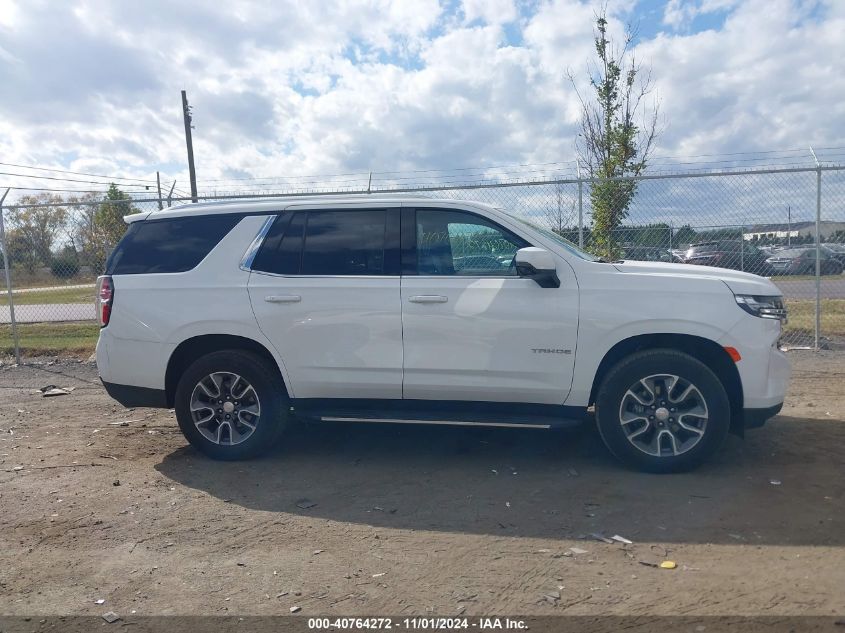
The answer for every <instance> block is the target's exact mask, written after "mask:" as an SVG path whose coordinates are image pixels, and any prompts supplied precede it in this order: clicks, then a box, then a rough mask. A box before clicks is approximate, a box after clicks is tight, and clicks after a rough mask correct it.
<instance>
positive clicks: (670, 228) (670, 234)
mask: <svg viewBox="0 0 845 633" xmlns="http://www.w3.org/2000/svg"><path fill="white" fill-rule="evenodd" d="M672 232H673V231H672V224H671V223H670V224H669V256H670V257H672Z"/></svg>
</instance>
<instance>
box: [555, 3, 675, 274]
mask: <svg viewBox="0 0 845 633" xmlns="http://www.w3.org/2000/svg"><path fill="white" fill-rule="evenodd" d="M593 33H594V40H595V47H596V55H597V59H596V62H595V64H594V65H592V66H590V67H589V68H588V71H587V72H588V76H589V83H590V88H591V95H590V96H585V95H582V93H581V92H580V91H579V89H578V86H577V83H576V81H575V77H574V75H573V74H572V73H569V80H570V83H571V84H572V86H573V88H574V89H575V93H576V94H577V96H578V99H579V101H580V103H581V124H580V132H579V134H578V137H577V139H576V143H575V146H576V152H577V154H578V160H579V162H580V164H581V165H582V167H584V168H586V170H587V173H588V175H589V176H590V178H596V179H598V180H597V181H595V182H593V183H592V186H591V187H590V202H591V205H592V224H593V226H592V228H593V231H592V243H591V244H590V247H591V249H592V250H593V251H594V252H595V253H596V254H598V255H600V256H602V257H606V258H608V259H615V258H617V257H619V255H620V253H621V249H620V248H619V245H618V243H617V240H616V237H615V235H614V232H615V231H616V229H618V228H619V226H620V225H621V224H622V221H623V220H624V219H625V218H626V217H627V215H628V208H629V207H630V205H631V201H632V200H633V198H634V195H635V194H636V190H637V182H636V180H633V179H631V178H630V177H631V176H637V175H639V174H641V173H642V172H643V170H645V168H646V163H647V161H648V157H649V154H650V152H651V150H652V148H653V145H654V141H655V139H656V137H657V134H658V129H657V117H658V111H659V105H658V103H657V101H656V100H655V101H654V102H653V103H652V104H651V106H650V107H649V106H647V105H646V103H645V100H646V98H647V97H648V95H649V94H650V93H651V92H652V90H653V85H652V81H651V73H650V71H648V70H643V67H642V65H641V64H640V63H639V62H638V61H637V60H636V58H635V56H634V53H633V50H632V44H633V41H634V39H635V37H636V32H635V31H634V30H632V29H631V28H630V27H629V28H628V29H627V30H626V31H625V36H624V41H623V43H622V45H621V46H617V45H616V44H614V42H613V41H612V40H611V39H610V36H609V35H608V20H607V11H606V8H602V9H601V11H600V12H599V13H598V14H597V15H596V24H595V28H594V31H593Z"/></svg>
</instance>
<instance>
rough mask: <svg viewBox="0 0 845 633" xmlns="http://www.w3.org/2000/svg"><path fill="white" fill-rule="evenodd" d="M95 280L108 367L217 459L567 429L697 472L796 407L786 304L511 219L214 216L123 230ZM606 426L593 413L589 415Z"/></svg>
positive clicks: (466, 208)
mask: <svg viewBox="0 0 845 633" xmlns="http://www.w3.org/2000/svg"><path fill="white" fill-rule="evenodd" d="M126 221H127V222H129V229H128V231H127V232H126V235H125V236H124V237H123V239H122V240H121V241H120V243H119V244H118V245H117V247H116V248H115V250H114V251H113V252H112V254H111V255H110V256H109V259H108V262H107V264H106V274H105V275H103V276H101V277H100V278H99V279H98V302H97V307H98V315H99V320H100V325H101V330H100V337H99V341H98V342H97V366H98V368H99V373H100V377H101V379H102V381H103V383H104V385H105V387H106V389H107V391H108V393H109V394H110V395H111V396H112V397H113V398H115V399H116V400H117V401H118V402H120V403H121V404H123V405H125V406H128V407H135V406H152V407H162V408H174V409H175V414H176V420H177V421H178V423H179V427H180V428H181V430H182V432H183V433H184V435H185V437H186V438H187V440H188V441H189V442H190V443H191V444H192V445H193V446H194V447H195V448H196V449H197V450H199V451H201V452H203V453H205V454H206V455H208V456H210V457H213V458H216V459H226V460H231V459H242V458H247V457H251V456H254V455H257V454H259V453H261V452H263V451H266V450H267V449H269V448H270V447H271V446H272V445H273V444H274V443H275V442H276V440H277V439H279V438H280V437H283V436H282V431H283V429H284V427H285V425H286V424H287V423H288V422H289V421H290V420H291V419H292V418H294V417H295V418H296V419H297V420H303V421H308V422H334V423H351V422H391V423H422V424H459V425H464V426H466V425H472V424H476V425H492V426H522V427H528V428H560V427H569V426H572V425H577V424H583V423H585V422H587V423H593V422H594V423H595V424H596V425H597V426H598V430H599V432H600V434H601V437H602V439H603V440H604V443H605V445H606V446H607V447H608V449H609V450H610V451H611V452H612V453H613V454H614V455H616V456H617V457H618V458H619V459H620V460H621V461H623V462H624V463H626V464H628V465H630V466H632V467H635V468H639V469H642V470H646V471H651V472H672V471H679V470H688V469H690V468H693V467H694V466H696V465H698V464H700V463H701V462H702V461H704V460H705V459H706V458H707V457H708V456H710V455H712V454H713V453H714V452H716V451H718V450H719V448H720V446H721V445H722V443H723V441H724V439H725V437H726V435H727V433H728V432H729V431H734V432H736V433H740V434H741V433H742V432H743V431H744V430H745V429H748V428H753V427H756V426H760V425H762V424H763V422H765V420H766V419H768V418H770V417H771V416H773V415H775V414H777V412H778V411H780V409H781V406H782V405H783V400H784V394H785V393H786V389H787V384H788V381H789V374H790V369H789V361H788V360H787V357H786V355H785V354H784V353H783V352H782V351H781V350H780V349H779V348H778V345H777V342H778V339H779V338H780V335H781V327H782V321H783V319H785V317H786V311H785V309H784V304H783V297H782V295H781V291H780V290H779V289H778V288H777V286H775V285H774V284H773V283H772V282H771V281H770V280H768V279H764V278H762V277H758V276H756V275H751V274H748V273H742V272H736V271H731V270H721V269H719V270H717V269H712V268H706V267H704V266H687V265H684V264H673V263H666V262H636V261H621V262H606V261H604V260H601V259H598V258H596V257H593V256H592V255H590V254H588V253H585V252H584V251H582V250H580V249H579V248H578V247H577V246H575V245H573V244H572V243H570V242H568V241H566V240H565V239H563V238H561V237H560V236H558V235H557V234H555V233H553V232H551V231H548V230H545V229H542V228H538V227H536V226H533V225H531V224H529V223H528V222H527V221H525V220H524V219H522V218H518V217H516V216H513V215H510V214H508V213H507V212H505V211H504V210H502V209H499V208H495V207H491V206H488V205H485V204H481V203H475V202H467V201H459V200H435V199H431V198H413V197H393V196H389V197H378V196H369V195H364V196H361V195H358V196H354V195H353V196H348V197H340V196H334V197H302V198H290V199H275V200H270V199H268V200H259V201H255V200H250V201H243V200H239V201H236V202H227V203H221V202H216V203H201V204H188V205H182V206H179V207H173V208H170V209H166V210H163V211H155V212H148V213H143V212H142V213H136V214H133V215H130V216H127V218H126ZM591 406H595V415H594V417H593V416H588V414H587V410H588V407H591Z"/></svg>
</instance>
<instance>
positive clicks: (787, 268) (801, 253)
mask: <svg viewBox="0 0 845 633" xmlns="http://www.w3.org/2000/svg"><path fill="white" fill-rule="evenodd" d="M819 252H820V257H819V270H820V272H821V274H822V275H839V274H841V273H842V269H843V265H842V262H840V261H839V259H837V257H836V255H835V254H834V253H833V251H831V250H830V249H829V248H826V247H824V246H822V247H820V248H819ZM766 262H767V263H768V264H769V265H770V266H771V267H772V269H773V270H774V271H775V274H776V275H815V274H816V247H815V246H802V247H801V248H790V249H787V250H783V251H778V252H777V253H775V254H774V255H772V256H771V257H769V259H767V260H766Z"/></svg>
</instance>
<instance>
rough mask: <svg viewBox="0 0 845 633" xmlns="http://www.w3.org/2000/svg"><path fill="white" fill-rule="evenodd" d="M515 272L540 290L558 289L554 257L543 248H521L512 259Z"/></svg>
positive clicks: (558, 282)
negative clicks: (529, 280) (530, 280)
mask: <svg viewBox="0 0 845 633" xmlns="http://www.w3.org/2000/svg"><path fill="white" fill-rule="evenodd" d="M514 262H515V263H516V272H517V274H518V275H519V276H520V277H523V278H525V279H533V280H534V281H536V282H537V284H538V285H539V286H540V287H541V288H560V278H559V277H558V276H557V265H556V263H555V256H554V255H552V254H551V253H550V252H549V251H547V250H546V249H544V248H537V247H536V246H529V247H527V248H521V249H519V250H518V251H517V252H516V256H515V257H514Z"/></svg>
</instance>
